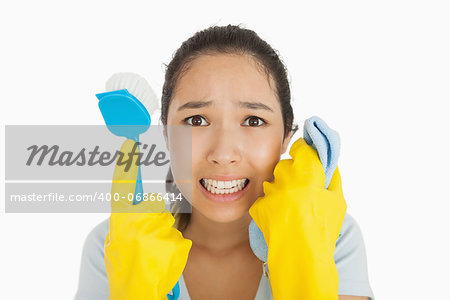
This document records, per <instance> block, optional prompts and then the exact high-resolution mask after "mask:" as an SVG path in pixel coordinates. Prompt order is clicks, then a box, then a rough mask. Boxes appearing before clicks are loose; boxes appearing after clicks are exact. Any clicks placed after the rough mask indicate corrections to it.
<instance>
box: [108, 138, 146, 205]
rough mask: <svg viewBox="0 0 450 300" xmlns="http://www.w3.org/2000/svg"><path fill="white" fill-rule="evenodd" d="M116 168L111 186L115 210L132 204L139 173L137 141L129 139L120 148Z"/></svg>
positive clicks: (112, 202)
mask: <svg viewBox="0 0 450 300" xmlns="http://www.w3.org/2000/svg"><path fill="white" fill-rule="evenodd" d="M120 153H121V154H120V155H119V156H118V157H117V161H116V167H115V169H114V175H113V183H112V188H111V200H115V201H111V204H112V209H113V212H114V210H115V209H117V208H119V206H123V205H132V204H133V198H134V192H135V189H136V180H137V173H138V165H137V160H138V158H139V156H138V154H139V150H138V148H137V145H136V143H135V142H134V141H133V140H131V139H128V140H126V141H125V142H124V143H123V144H122V147H121V149H120ZM130 200H131V201H130Z"/></svg>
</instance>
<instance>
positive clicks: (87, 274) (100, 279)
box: [75, 217, 109, 300]
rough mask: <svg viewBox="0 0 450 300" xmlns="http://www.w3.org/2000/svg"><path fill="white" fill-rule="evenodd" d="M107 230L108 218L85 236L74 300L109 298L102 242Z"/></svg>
mask: <svg viewBox="0 0 450 300" xmlns="http://www.w3.org/2000/svg"><path fill="white" fill-rule="evenodd" d="M108 230H109V217H108V218H107V219H106V220H104V221H102V222H101V223H99V224H98V225H96V226H95V227H94V228H93V229H92V230H91V231H90V232H89V234H88V235H87V236H86V239H85V241H84V245H83V252H82V255H81V266H80V274H79V282H78V290H77V293H76V296H75V300H88V299H105V300H107V299H108V298H109V286H108V278H107V276H106V268H105V259H104V250H103V246H104V242H105V238H106V235H107V233H108Z"/></svg>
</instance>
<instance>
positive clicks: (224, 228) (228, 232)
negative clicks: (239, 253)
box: [183, 207, 251, 253]
mask: <svg viewBox="0 0 450 300" xmlns="http://www.w3.org/2000/svg"><path fill="white" fill-rule="evenodd" d="M250 221H251V216H250V214H246V215H244V216H243V217H242V218H240V219H238V220H236V221H233V222H230V223H218V222H215V221H212V220H210V219H208V218H206V217H205V216H204V215H203V214H201V213H200V212H199V211H197V210H196V209H195V208H194V207H193V208H192V213H191V217H190V221H189V224H188V226H187V228H186V229H185V230H183V237H184V238H187V239H190V240H191V241H192V245H193V246H194V245H195V247H200V248H203V249H204V250H207V251H209V252H212V253H230V252H231V251H230V250H235V249H238V248H240V247H248V248H249V247H250V244H249V238H248V226H249V224H250Z"/></svg>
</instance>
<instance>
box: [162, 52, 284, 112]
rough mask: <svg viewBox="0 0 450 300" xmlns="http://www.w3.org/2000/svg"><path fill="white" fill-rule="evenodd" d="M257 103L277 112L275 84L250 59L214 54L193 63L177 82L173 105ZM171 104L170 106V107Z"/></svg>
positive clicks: (247, 56) (236, 55) (204, 56)
mask: <svg viewBox="0 0 450 300" xmlns="http://www.w3.org/2000/svg"><path fill="white" fill-rule="evenodd" d="M199 100H204V101H210V100H212V101H214V102H218V103H222V104H223V103H227V102H230V103H238V102H239V101H256V100H257V101H258V102H263V103H266V104H267V105H270V106H271V107H272V108H273V109H274V110H275V109H277V106H279V105H277V104H278V100H277V96H276V92H275V83H274V81H273V79H272V78H271V77H270V76H268V75H267V74H266V73H265V72H264V71H263V68H262V67H261V66H260V65H259V64H258V63H257V62H256V61H255V60H254V59H253V58H252V57H250V56H249V55H240V54H239V55H238V54H214V55H202V56H200V57H198V58H196V59H194V60H193V61H192V62H191V63H190V64H189V65H188V69H187V70H186V71H185V72H183V74H182V76H181V77H180V78H179V80H178V82H177V85H176V87H175V90H174V94H173V99H172V104H173V105H174V106H181V105H183V103H185V102H187V101H199ZM172 104H171V105H172Z"/></svg>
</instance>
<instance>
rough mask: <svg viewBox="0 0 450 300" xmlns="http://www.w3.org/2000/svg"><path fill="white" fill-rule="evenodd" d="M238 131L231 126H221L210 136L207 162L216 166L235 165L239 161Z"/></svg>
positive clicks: (239, 142)
mask: <svg viewBox="0 0 450 300" xmlns="http://www.w3.org/2000/svg"><path fill="white" fill-rule="evenodd" d="M241 143H242V141H241V140H240V137H239V130H237V129H236V128H232V127H231V126H221V127H219V128H217V129H216V130H214V131H213V132H212V134H211V141H210V142H209V144H210V145H209V146H210V148H209V149H210V150H209V152H208V158H207V159H208V161H209V162H211V163H212V164H214V165H217V166H227V165H231V164H237V163H239V162H240V161H241Z"/></svg>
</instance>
